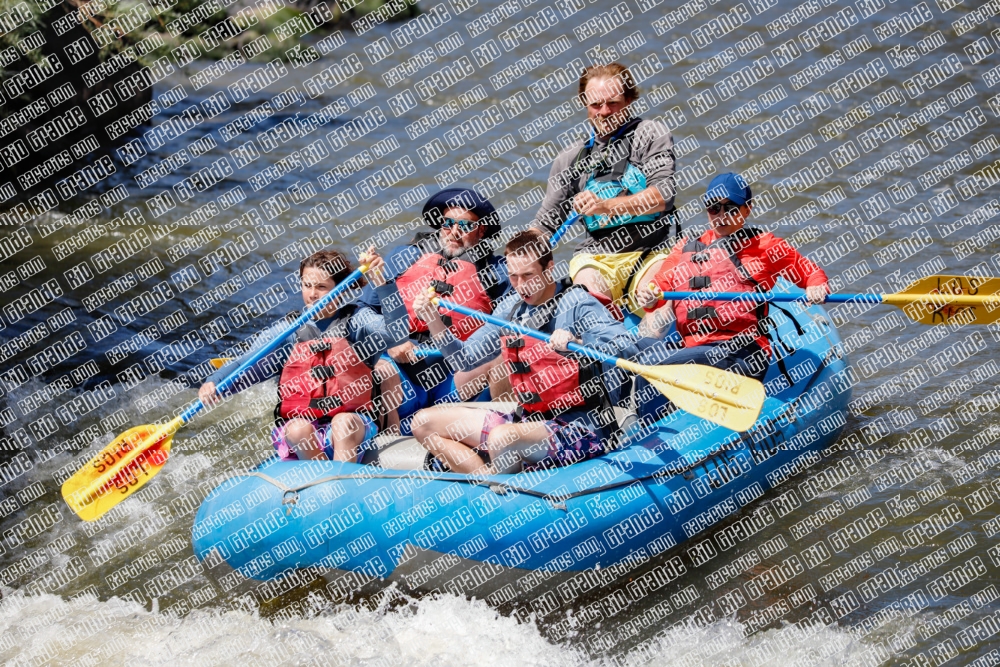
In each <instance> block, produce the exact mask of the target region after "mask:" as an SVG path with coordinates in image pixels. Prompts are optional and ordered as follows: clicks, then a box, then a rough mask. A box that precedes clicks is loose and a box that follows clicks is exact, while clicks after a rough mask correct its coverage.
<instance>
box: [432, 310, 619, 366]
mask: <svg viewBox="0 0 1000 667" xmlns="http://www.w3.org/2000/svg"><path fill="white" fill-rule="evenodd" d="M437 305H438V306H440V307H441V308H444V309H445V310H450V311H452V312H455V313H460V314H462V315H468V316H469V317H473V318H475V319H477V320H482V321H483V322H489V323H490V324H493V325H496V326H498V327H501V328H504V329H510V330H511V331H516V332H517V333H519V334H521V335H522V336H531V337H532V338H537V339H538V340H541V341H545V342H546V343H547V342H549V341H550V340H552V337H551V336H549V335H548V334H544V333H542V332H541V331H535V330H534V329H528V328H527V327H522V326H521V325H520V324H514V323H513V322H510V321H509V320H505V319H502V318H500V317H494V316H493V315H487V314H486V313H481V312H479V311H478V310H473V309H472V308H466V307H465V306H462V305H459V304H457V303H452V302H451V301H445V300H444V299H438V301H437ZM566 347H567V348H568V349H569V351H570V352H576V353H577V354H582V355H584V356H585V357H590V358H591V359H597V360H598V361H603V362H604V363H606V364H611V365H612V366H613V365H615V362H616V361H618V359H617V358H616V357H612V356H611V355H609V354H604V353H603V352H601V351H600V350H595V349H594V348H592V347H587V346H585V345H577V344H576V343H570V344H569V345H567V346H566Z"/></svg>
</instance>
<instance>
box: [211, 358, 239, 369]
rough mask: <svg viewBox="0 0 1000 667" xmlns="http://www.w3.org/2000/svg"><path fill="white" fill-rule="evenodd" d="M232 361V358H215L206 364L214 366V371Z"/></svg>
mask: <svg viewBox="0 0 1000 667" xmlns="http://www.w3.org/2000/svg"><path fill="white" fill-rule="evenodd" d="M232 360H233V359H232V357H216V358H214V359H209V360H208V363H210V364H212V365H213V366H215V368H216V369H219V368H222V367H223V366H225V365H226V364H228V363H229V362H230V361H232Z"/></svg>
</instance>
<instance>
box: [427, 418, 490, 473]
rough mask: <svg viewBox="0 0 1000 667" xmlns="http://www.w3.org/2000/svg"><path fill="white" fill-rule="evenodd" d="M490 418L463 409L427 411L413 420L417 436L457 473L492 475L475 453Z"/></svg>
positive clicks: (429, 449)
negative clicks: (486, 422) (485, 424)
mask: <svg viewBox="0 0 1000 667" xmlns="http://www.w3.org/2000/svg"><path fill="white" fill-rule="evenodd" d="M487 414H488V411H487V410H480V409H478V408H467V407H462V406H458V407H448V406H437V407H433V408H426V409H424V410H421V411H420V412H418V413H417V414H416V415H415V416H414V418H413V423H412V429H413V435H414V437H415V438H416V439H417V440H418V441H419V442H420V444H421V445H423V446H424V448H425V449H426V450H427V451H429V452H430V453H431V454H433V455H434V456H436V457H437V458H438V459H439V460H441V461H444V462H445V463H447V464H448V467H449V468H451V469H452V470H454V471H455V472H463V473H466V474H480V475H482V474H489V472H490V467H489V465H488V464H486V463H483V460H482V459H481V458H480V457H479V455H478V454H476V453H475V452H474V451H472V448H473V447H476V446H478V445H479V438H480V436H481V434H482V430H483V420H484V419H485V418H486V415H487Z"/></svg>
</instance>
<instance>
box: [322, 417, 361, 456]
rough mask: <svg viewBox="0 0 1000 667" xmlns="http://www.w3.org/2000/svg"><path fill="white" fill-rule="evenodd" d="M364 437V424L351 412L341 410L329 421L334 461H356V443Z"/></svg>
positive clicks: (359, 442)
mask: <svg viewBox="0 0 1000 667" xmlns="http://www.w3.org/2000/svg"><path fill="white" fill-rule="evenodd" d="M364 439H365V424H364V422H362V421H361V417H359V416H357V415H356V414H354V413H353V412H341V413H340V414H339V415H336V416H335V417H334V418H333V420H331V422H330V440H332V441H333V460H334V461H356V460H357V457H358V445H360V444H361V443H362V441H363V440H364Z"/></svg>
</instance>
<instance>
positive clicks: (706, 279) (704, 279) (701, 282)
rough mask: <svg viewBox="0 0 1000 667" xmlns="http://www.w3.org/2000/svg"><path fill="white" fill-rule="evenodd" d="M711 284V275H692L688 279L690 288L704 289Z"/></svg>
mask: <svg viewBox="0 0 1000 667" xmlns="http://www.w3.org/2000/svg"><path fill="white" fill-rule="evenodd" d="M711 284H712V276H694V277H692V278H691V280H689V281H688V285H689V286H690V288H691V289H705V288H706V287H709V286H710V285H711Z"/></svg>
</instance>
